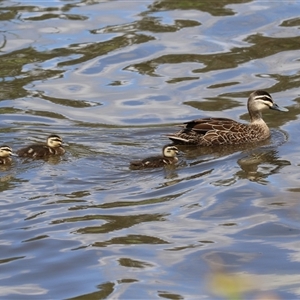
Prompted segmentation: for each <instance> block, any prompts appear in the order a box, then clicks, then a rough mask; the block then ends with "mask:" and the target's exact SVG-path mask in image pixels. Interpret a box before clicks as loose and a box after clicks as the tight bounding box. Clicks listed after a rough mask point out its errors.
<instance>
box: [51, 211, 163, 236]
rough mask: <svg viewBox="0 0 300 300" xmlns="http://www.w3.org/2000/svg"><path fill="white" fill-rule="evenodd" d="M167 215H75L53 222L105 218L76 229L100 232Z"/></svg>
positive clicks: (152, 220)
mask: <svg viewBox="0 0 300 300" xmlns="http://www.w3.org/2000/svg"><path fill="white" fill-rule="evenodd" d="M164 219H165V215H163V214H145V215H130V216H116V215H113V216H109V215H86V216H80V217H73V218H67V219H60V220H53V221H52V222H51V223H52V224H60V223H67V222H82V221H92V220H103V221H106V223H105V224H103V225H101V226H94V227H91V226H90V227H84V228H80V229H78V230H76V232H77V233H82V234H98V233H108V232H112V231H116V230H120V229H124V228H130V227H132V226H134V225H136V224H140V223H143V222H157V221H164Z"/></svg>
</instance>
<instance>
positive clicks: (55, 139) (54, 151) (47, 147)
mask: <svg viewBox="0 0 300 300" xmlns="http://www.w3.org/2000/svg"><path fill="white" fill-rule="evenodd" d="M62 143H63V140H62V138H61V137H60V136H58V135H55V134H52V135H49V136H48V138H47V142H46V143H45V144H32V145H29V146H27V147H25V148H22V149H20V150H18V151H17V155H18V156H20V157H31V158H45V157H48V156H53V155H63V154H64V153H65V152H66V151H65V149H64V148H63V147H62Z"/></svg>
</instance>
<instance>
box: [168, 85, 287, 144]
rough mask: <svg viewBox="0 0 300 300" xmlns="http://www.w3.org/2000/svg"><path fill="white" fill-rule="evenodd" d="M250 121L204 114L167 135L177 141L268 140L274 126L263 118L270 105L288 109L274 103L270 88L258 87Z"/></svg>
mask: <svg viewBox="0 0 300 300" xmlns="http://www.w3.org/2000/svg"><path fill="white" fill-rule="evenodd" d="M247 107H248V112H249V115H250V123H249V124H243V123H239V122H236V121H234V120H231V119H226V118H204V119H197V120H192V121H189V122H186V123H184V124H183V125H182V127H183V129H182V130H180V131H178V132H176V133H174V134H169V135H167V137H168V138H169V139H170V140H171V141H173V142H174V143H175V144H185V145H196V146H217V145H238V144H243V143H253V142H260V141H263V140H266V139H267V138H268V137H269V136H270V129H269V127H268V125H267V124H266V123H265V121H264V120H263V119H262V111H263V110H266V109H272V110H278V111H288V110H287V109H286V108H283V107H279V106H278V105H277V104H276V103H274V101H273V99H272V97H271V95H270V94H269V93H268V92H266V91H261V90H257V91H254V92H252V93H251V94H250V96H249V98H248V104H247Z"/></svg>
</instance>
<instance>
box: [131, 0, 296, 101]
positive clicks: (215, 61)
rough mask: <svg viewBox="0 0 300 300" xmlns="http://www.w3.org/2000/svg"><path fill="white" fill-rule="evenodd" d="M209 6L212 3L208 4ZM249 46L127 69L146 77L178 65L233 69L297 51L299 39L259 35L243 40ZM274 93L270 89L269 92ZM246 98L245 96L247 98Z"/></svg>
mask: <svg viewBox="0 0 300 300" xmlns="http://www.w3.org/2000/svg"><path fill="white" fill-rule="evenodd" d="M211 3H212V5H213V4H214V3H215V2H211ZM245 42H248V43H249V44H248V45H247V47H238V48H237V47H236V48H231V49H230V50H229V51H228V52H223V51H222V52H221V53H213V54H192V53H186V54H166V55H163V56H160V57H158V58H155V59H152V60H148V61H144V62H143V63H140V64H135V65H132V66H131V69H134V70H137V71H138V72H139V73H141V74H148V75H149V76H157V74H156V68H157V67H158V66H160V65H163V64H180V63H186V62H195V63H202V64H204V67H201V68H200V69H194V70H193V72H194V73H206V72H210V71H214V70H219V71H220V70H222V69H231V68H232V69H234V68H236V67H238V66H239V65H240V64H243V63H246V62H249V61H251V60H255V59H261V58H264V57H268V56H272V55H274V54H276V53H280V52H282V51H283V52H284V51H286V49H287V48H288V49H289V51H292V50H298V49H299V43H300V37H293V38H291V37H288V38H271V37H267V36H262V35H260V34H256V35H252V36H249V37H247V38H246V39H245ZM278 85H280V87H281V90H286V87H285V86H283V85H282V83H281V82H279V83H278ZM270 92H271V93H272V92H274V91H273V90H272V91H270ZM247 96H248V95H247Z"/></svg>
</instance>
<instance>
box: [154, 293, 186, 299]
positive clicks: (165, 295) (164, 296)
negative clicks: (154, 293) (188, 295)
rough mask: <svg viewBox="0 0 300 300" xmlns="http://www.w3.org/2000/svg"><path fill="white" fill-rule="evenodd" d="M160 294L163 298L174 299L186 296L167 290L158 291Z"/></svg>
mask: <svg viewBox="0 0 300 300" xmlns="http://www.w3.org/2000/svg"><path fill="white" fill-rule="evenodd" d="M158 296H159V297H161V298H165V299H173V300H180V299H185V297H183V296H181V295H178V294H174V293H171V292H167V291H158Z"/></svg>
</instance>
